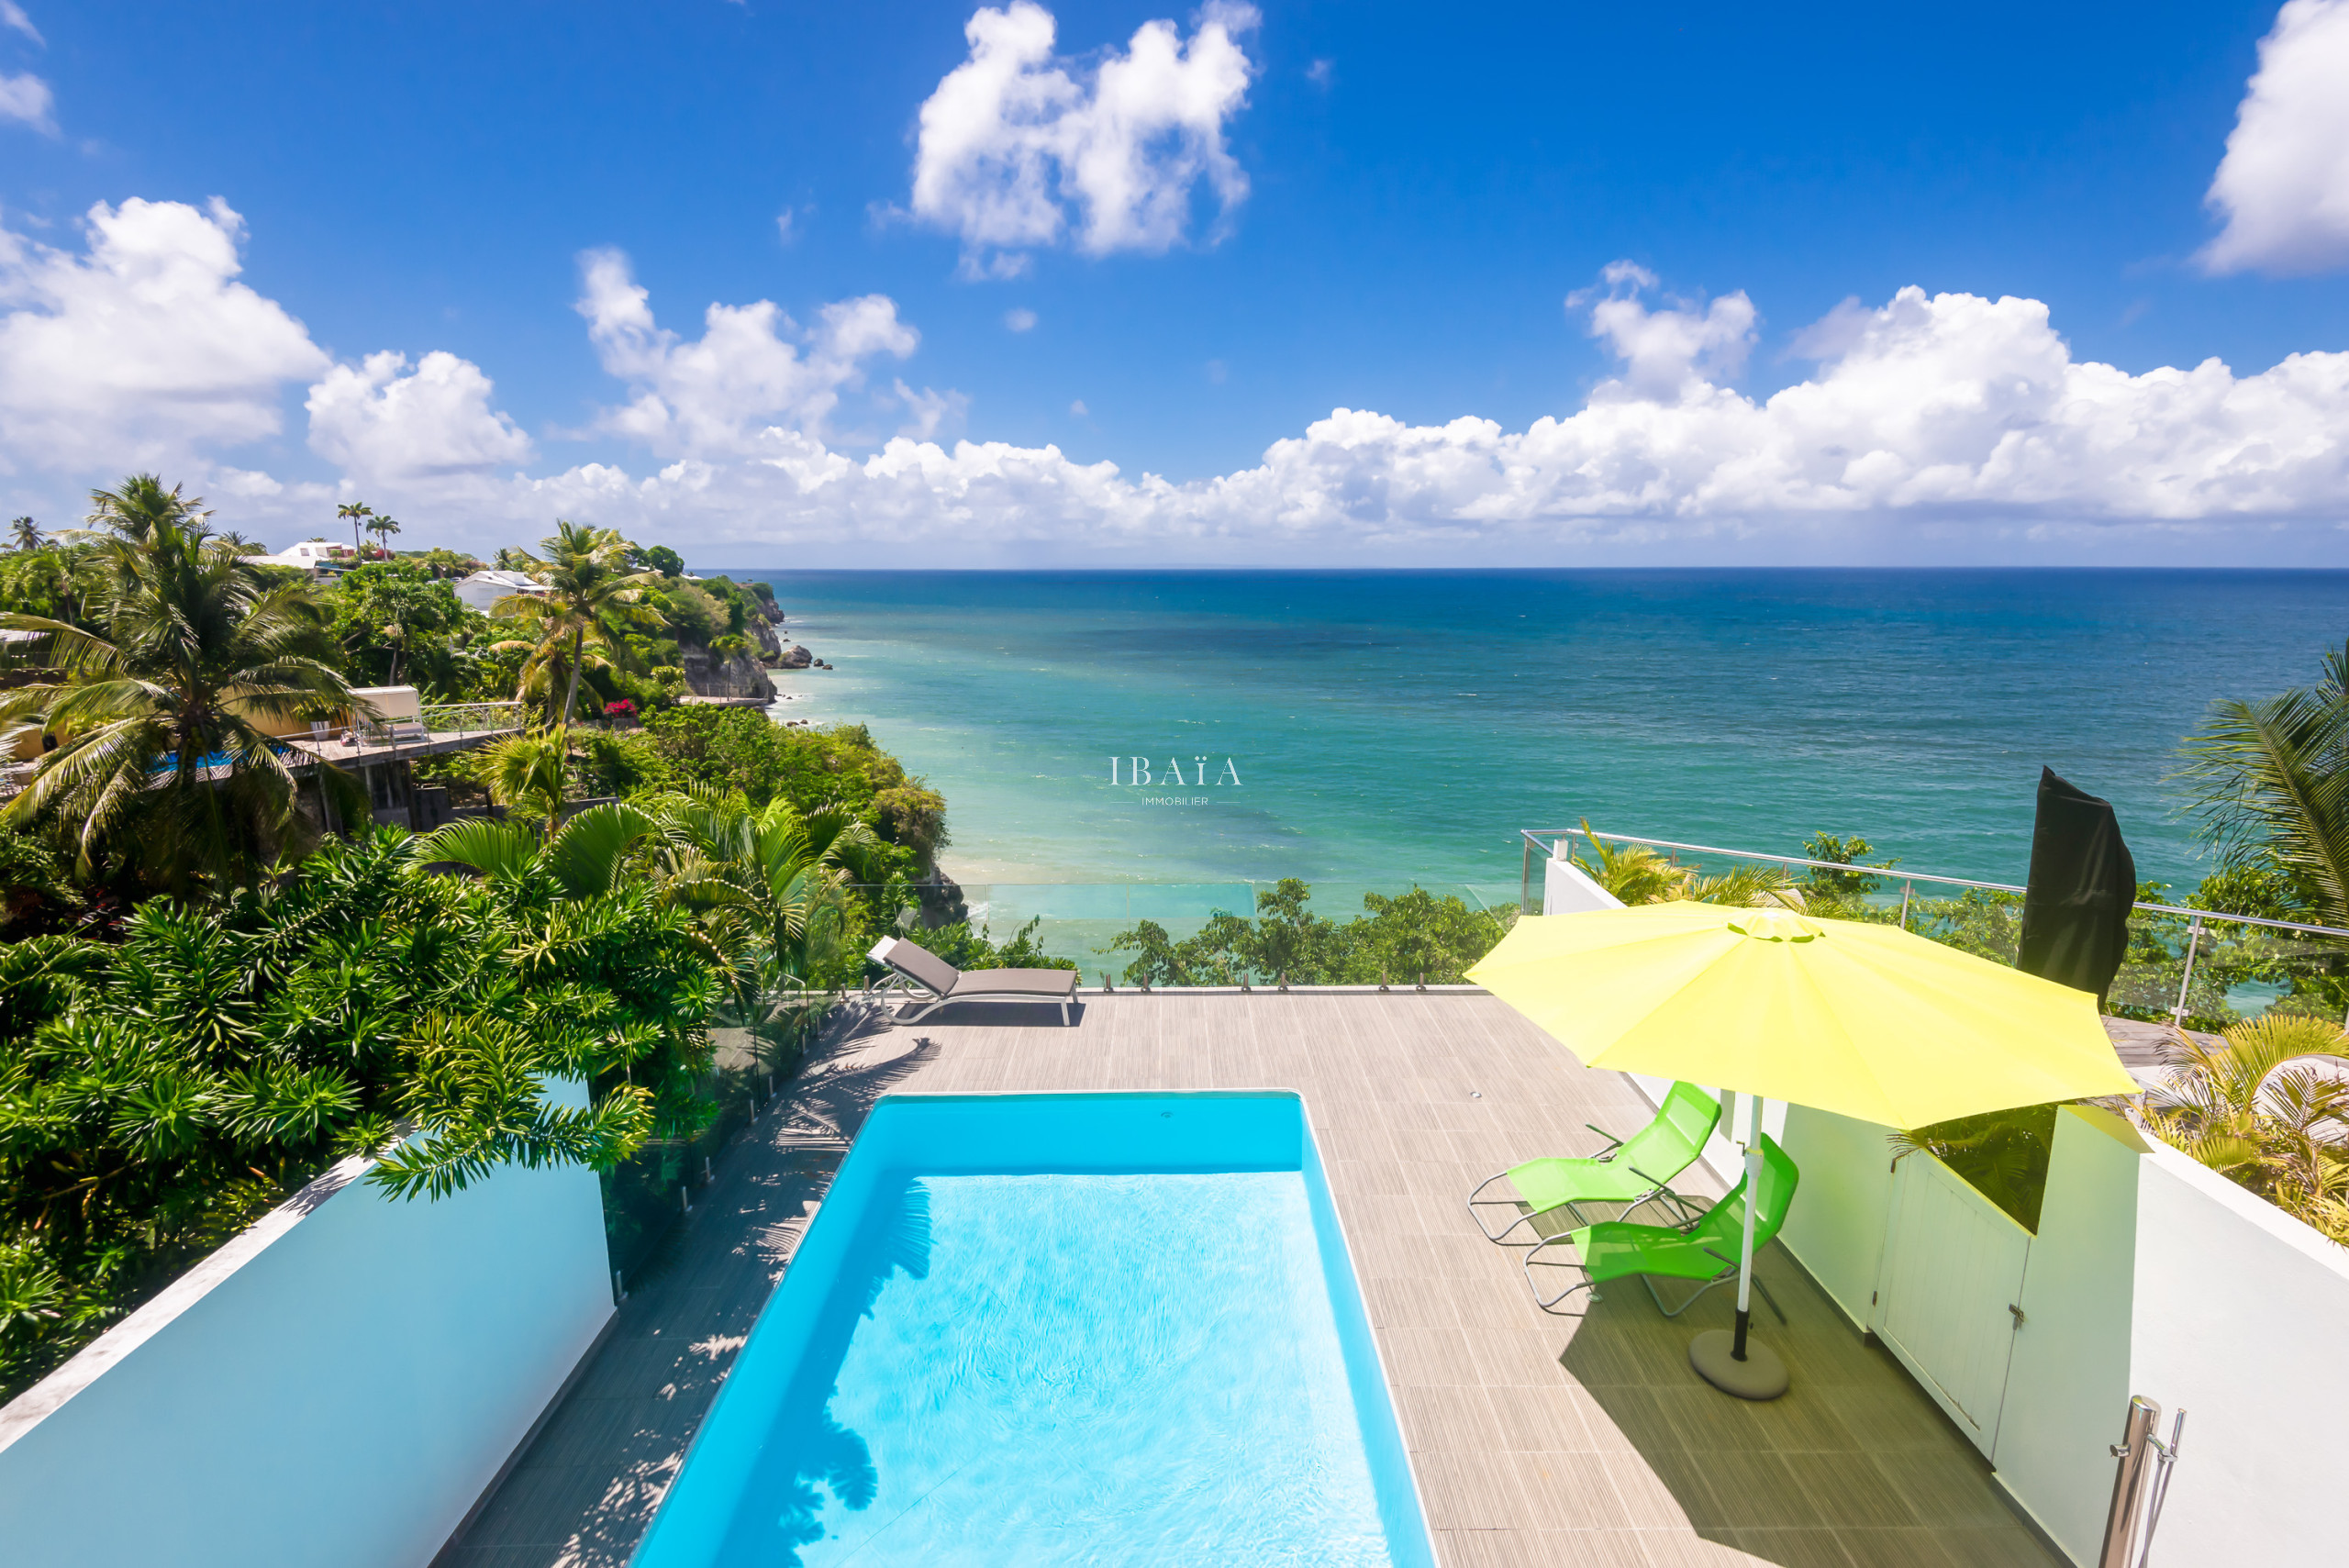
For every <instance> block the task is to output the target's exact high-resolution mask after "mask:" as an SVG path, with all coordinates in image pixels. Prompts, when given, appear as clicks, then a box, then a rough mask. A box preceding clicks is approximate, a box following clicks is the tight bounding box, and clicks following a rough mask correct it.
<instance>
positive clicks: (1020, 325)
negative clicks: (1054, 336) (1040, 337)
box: [1003, 306, 1036, 332]
mask: <svg viewBox="0 0 2349 1568" xmlns="http://www.w3.org/2000/svg"><path fill="white" fill-rule="evenodd" d="M1003 325H1004V327H1005V328H1006V329H1007V330H1008V331H1013V332H1025V331H1028V330H1029V329H1030V328H1033V327H1034V326H1035V325H1036V313H1035V312H1034V311H1032V310H1030V309H1027V308H1026V307H1024V306H1022V307H1021V308H1019V309H1017V310H1007V311H1005V312H1004V313H1003Z"/></svg>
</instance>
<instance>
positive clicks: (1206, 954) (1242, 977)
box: [1100, 877, 1518, 985]
mask: <svg viewBox="0 0 2349 1568" xmlns="http://www.w3.org/2000/svg"><path fill="white" fill-rule="evenodd" d="M1312 896H1313V890H1312V888H1311V887H1310V886H1309V885H1308V884H1306V883H1304V882H1301V881H1298V880H1297V878H1295V877H1285V878H1283V879H1282V880H1281V881H1279V882H1277V883H1275V884H1273V885H1272V886H1270V887H1267V888H1260V889H1258V890H1257V893H1256V917H1255V918H1254V919H1248V918H1245V917H1241V916H1238V915H1234V914H1231V913H1230V912H1229V911H1226V910H1218V911H1217V912H1216V913H1215V914H1214V915H1213V916H1211V917H1209V918H1208V922H1207V924H1206V925H1205V926H1203V927H1202V928H1201V929H1199V931H1198V932H1197V934H1196V935H1194V936H1191V937H1188V938H1186V939H1183V940H1175V939H1174V938H1173V937H1171V936H1170V935H1169V934H1168V933H1167V931H1166V929H1165V928H1164V927H1163V926H1161V925H1159V924H1158V923H1157V922H1156V921H1154V920H1143V921H1141V922H1140V923H1139V924H1137V925H1135V926H1134V927H1133V928H1132V929H1130V930H1125V931H1120V932H1119V933H1118V934H1117V935H1116V936H1114V937H1112V938H1111V939H1110V940H1109V944H1108V947H1106V948H1103V949H1101V950H1100V951H1103V952H1131V953H1134V954H1136V955H1137V956H1136V957H1135V958H1134V959H1133V960H1132V961H1131V962H1129V963H1128V964H1127V965H1126V967H1125V971H1124V973H1123V975H1122V976H1121V978H1122V979H1123V980H1124V981H1125V982H1126V984H1130V985H1141V984H1150V985H1236V984H1241V983H1242V982H1246V983H1248V984H1279V983H1281V982H1282V981H1283V980H1286V983H1287V984H1292V985H1380V984H1402V985H1408V984H1418V983H1419V982H1420V981H1421V980H1424V981H1425V982H1426V983H1427V984H1431V985H1432V984H1459V983H1460V982H1461V981H1463V980H1464V978H1465V977H1466V973H1467V971H1468V969H1469V967H1470V966H1471V965H1473V964H1474V963H1475V962H1476V961H1477V960H1478V959H1480V958H1482V957H1484V956H1485V954H1486V953H1487V952H1490V951H1492V950H1493V946H1494V944H1495V943H1497V942H1498V941H1499V940H1501V938H1502V936H1503V935H1504V934H1506V932H1507V931H1508V928H1509V927H1510V926H1512V925H1514V924H1515V923H1516V920H1517V913H1518V911H1517V906H1515V905H1513V904H1510V905H1504V906H1501V907H1499V908H1497V909H1472V908H1470V907H1469V906H1468V904H1467V902H1466V901H1465V900H1464V899H1463V898H1461V897H1459V896H1458V895H1445V896H1443V897H1438V896H1436V895H1434V894H1431V893H1430V892H1428V891H1427V890H1426V889H1424V888H1420V887H1413V888H1412V889H1411V890H1410V891H1409V892H1408V893H1404V894H1401V895H1397V896H1393V897H1389V896H1386V895H1383V894H1377V893H1371V894H1365V895H1364V897H1363V908H1364V911H1365V913H1364V914H1363V915H1360V916H1357V917H1354V918H1353V919H1351V920H1348V921H1346V922H1344V923H1343V924H1339V923H1337V922H1334V921H1330V920H1326V919H1323V918H1322V917H1320V916H1319V915H1316V914H1314V913H1313V912H1312V911H1311V910H1310V909H1308V907H1307V905H1308V902H1309V901H1310V900H1311V898H1312Z"/></svg>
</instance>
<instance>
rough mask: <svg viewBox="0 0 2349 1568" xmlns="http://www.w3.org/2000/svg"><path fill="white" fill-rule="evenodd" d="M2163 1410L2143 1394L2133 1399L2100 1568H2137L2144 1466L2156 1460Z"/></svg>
mask: <svg viewBox="0 0 2349 1568" xmlns="http://www.w3.org/2000/svg"><path fill="white" fill-rule="evenodd" d="M2161 1418H2162V1407H2160V1406H2159V1405H2157V1404H2155V1403H2154V1401H2152V1400H2151V1399H2148V1398H2146V1397H2145V1396H2143V1395H2142V1394H2136V1395H2132V1396H2130V1399H2129V1414H2128V1416H2127V1418H2125V1419H2124V1420H2123V1422H2122V1424H2121V1440H2120V1441H2119V1442H2117V1443H2115V1444H2113V1445H2112V1457H2113V1458H2114V1459H2116V1460H2119V1461H2120V1464H2119V1465H2118V1466H2117V1467H2116V1468H2115V1470H2114V1473H2113V1477H2112V1504H2111V1507H2110V1508H2108V1509H2107V1510H2106V1512H2105V1516H2104V1544H2103V1546H2102V1548H2101V1549H2100V1550H2099V1551H2098V1552H2097V1559H2096V1561H2097V1568H2136V1550H2135V1549H2136V1545H2137V1530H2138V1525H2139V1521H2140V1520H2141V1519H2142V1518H2143V1506H2144V1499H2145V1491H2144V1487H2145V1473H2146V1464H2145V1462H2146V1461H2147V1460H2149V1459H2151V1458H2152V1457H2153V1445H2152V1444H2151V1442H2149V1441H2148V1440H2149V1439H2151V1438H2152V1437H2153V1435H2154V1422H2156V1421H2158V1420H2160V1419H2161Z"/></svg>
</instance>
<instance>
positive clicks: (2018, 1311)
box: [2007, 1301, 2026, 1329]
mask: <svg viewBox="0 0 2349 1568" xmlns="http://www.w3.org/2000/svg"><path fill="white" fill-rule="evenodd" d="M2007 1310H2008V1311H2009V1312H2011V1313H2013V1314H2014V1315H2015V1327H2016V1328H2018V1329H2020V1328H2021V1327H2022V1326H2023V1324H2024V1322H2025V1321H2026V1319H2025V1318H2024V1317H2023V1315H2022V1308H2021V1307H2017V1306H2016V1305H2015V1304H2014V1303H2013V1302H2011V1301H2009V1302H2008V1303H2007Z"/></svg>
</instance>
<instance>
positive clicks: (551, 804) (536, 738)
mask: <svg viewBox="0 0 2349 1568" xmlns="http://www.w3.org/2000/svg"><path fill="white" fill-rule="evenodd" d="M482 756H483V760H484V763H485V764H486V770H487V773H488V784H489V793H490V795H491V796H492V798H494V799H495V801H496V802H497V804H498V805H500V806H505V807H507V809H508V810H510V811H515V812H518V814H519V815H521V816H523V817H528V818H529V819H531V820H533V821H541V822H544V823H545V824H546V830H547V833H548V835H549V836H550V837H551V836H552V835H553V833H554V830H555V828H557V827H559V826H560V825H561V823H562V795H563V788H562V785H563V770H564V768H565V766H566V765H567V764H568V763H569V762H570V758H571V741H570V737H569V735H568V734H567V733H566V732H565V731H563V730H561V729H533V730H531V731H530V732H529V733H528V734H525V735H515V736H509V737H508V738H507V739H506V740H500V741H498V742H497V743H496V744H495V745H494V746H492V747H490V748H489V749H488V750H487V751H484V752H483V753H482Z"/></svg>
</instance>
